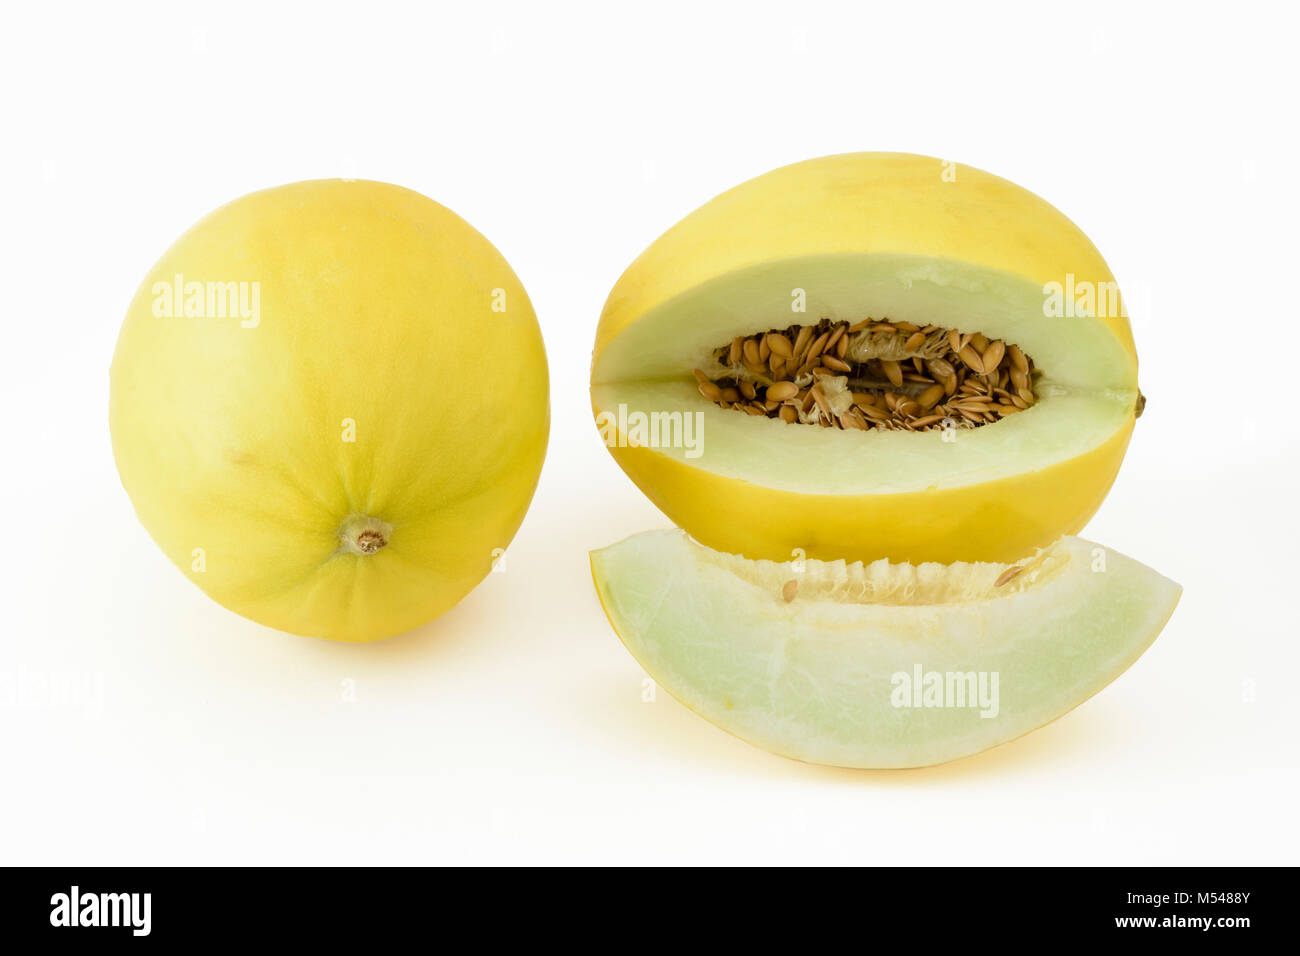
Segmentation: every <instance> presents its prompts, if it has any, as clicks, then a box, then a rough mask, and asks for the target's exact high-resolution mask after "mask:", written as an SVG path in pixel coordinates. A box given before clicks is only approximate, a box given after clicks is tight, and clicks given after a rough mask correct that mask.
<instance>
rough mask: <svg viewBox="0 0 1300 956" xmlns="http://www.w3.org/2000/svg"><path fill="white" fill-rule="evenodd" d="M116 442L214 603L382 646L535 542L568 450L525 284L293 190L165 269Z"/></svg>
mask: <svg viewBox="0 0 1300 956" xmlns="http://www.w3.org/2000/svg"><path fill="white" fill-rule="evenodd" d="M109 423H110V427H111V429H112V436H113V450H114V454H115V456H116V459H117V466H118V470H119V472H120V474H121V478H122V483H123V485H124V486H125V487H126V490H127V493H128V494H129V495H130V497H131V501H132V503H133V504H134V506H135V510H136V513H137V515H138V516H139V518H140V521H141V522H142V523H143V524H144V526H145V528H147V529H148V531H149V533H150V534H151V535H152V536H153V538H154V540H155V541H156V542H157V543H158V545H159V546H160V547H161V548H162V549H163V551H164V552H165V553H166V554H167V556H168V557H169V558H170V559H171V560H172V562H173V563H175V564H176V565H177V567H179V568H180V569H181V570H182V571H183V572H185V573H186V574H187V575H188V576H189V577H190V578H191V580H193V581H194V582H195V583H196V584H197V585H198V586H199V587H200V588H202V590H203V591H204V592H205V593H207V594H208V595H209V596H210V597H212V598H213V599H214V600H216V601H218V602H219V603H221V604H222V605H224V606H225V607H227V608H229V609H231V610H233V611H235V612H237V613H239V614H242V615H244V616H245V617H248V618H251V619H253V620H255V621H259V622H261V623H263V624H266V625H269V626H271V627H274V628H279V629H281V630H284V631H291V632H293V633H296V634H307V635H313V636H316V637H324V638H334V639H338V640H348V641H369V640H374V639H377V638H382V637H386V636H389V635H393V634H398V633H400V632H403V631H406V630H409V629H411V628H413V627H416V626H418V625H420V624H423V623H424V622H426V621H429V620H431V619H432V618H435V617H437V616H438V615H439V614H441V613H442V612H444V611H446V610H447V609H448V608H450V607H451V606H452V605H454V604H455V603H456V602H458V601H459V600H460V599H461V598H462V597H464V596H465V595H466V594H467V593H468V592H469V591H470V590H471V589H472V588H473V587H474V586H475V585H476V584H477V583H478V582H479V581H480V580H481V579H482V578H483V576H484V575H485V574H487V573H488V571H489V570H490V569H491V568H492V566H493V562H494V560H496V558H497V557H498V556H499V555H500V554H501V553H502V552H503V550H504V549H505V547H506V545H507V544H508V543H509V542H510V540H511V538H512V537H513V536H514V533H515V531H516V530H517V529H518V527H519V524H520V522H521V521H522V520H523V517H524V513H525V511H526V510H527V507H528V503H529V501H530V499H531V497H532V494H533V490H534V488H535V487H536V484H537V479H538V476H539V474H540V471H541V467H542V460H543V458H544V456H545V452H546V441H547V433H548V428H549V403H548V383H547V366H546V355H545V352H544V349H543V346H542V337H541V332H540V330H539V328H538V324H537V318H536V315H535V314H534V312H533V308H532V305H531V303H530V302H529V300H528V296H527V294H526V293H525V292H524V289H523V286H522V285H521V284H520V282H519V279H518V278H517V277H516V276H515V274H514V272H513V271H512V270H511V268H510V266H509V264H508V263H507V262H506V261H505V259H504V258H503V257H502V256H501V254H500V253H498V252H497V250H496V249H495V248H494V247H493V246H492V245H491V243H489V242H488V241H487V240H486V239H485V238H484V237H483V236H482V235H480V234H479V233H478V232H477V231H475V230H474V229H473V227H471V226H470V225H469V224H468V223H466V222H465V221H464V220H462V219H460V218H459V217H458V216H456V215H455V214H454V213H452V212H451V211H450V210H448V209H446V208H444V207H443V206H440V205H439V204H437V203H435V202H433V201H432V200H430V199H427V198H426V197H424V196H422V195H420V194H418V193H415V192H412V191H410V190H407V189H403V188H400V187H398V186H392V185H387V184H384V183H377V182H364V181H345V180H322V181H312V182H302V183H294V184H292V185H287V186H281V187H278V188H275V189H268V190H265V191H262V192H257V193H253V194H251V195H248V196H245V197H243V198H241V199H238V200H236V201H234V202H232V203H230V204H228V205H226V206H223V207H222V208H220V209H218V210H216V211H215V212H213V213H212V214H210V215H209V216H207V217H206V218H204V219H203V220H202V221H200V222H199V223H198V224H197V225H195V226H194V227H193V228H191V229H190V230H189V231H188V232H187V233H185V235H183V236H182V237H181V238H180V239H178V240H177V241H176V243H175V244H174V245H173V246H172V247H171V248H170V249H168V250H167V252H166V253H165V254H164V255H163V257H162V258H161V259H160V260H159V261H158V263H157V264H156V265H155V266H154V267H153V269H152V270H151V271H150V273H149V275H148V276H147V277H146V278H145V280H144V282H143V283H142V284H141V285H140V288H139V291H138V292H137V293H136V296H135V298H134V300H133V301H132V303H131V306H130V309H129V310H128V312H127V315H126V319H125V321H124V322H123V325H122V331H121V334H120V337H119V339H118V343H117V350H116V353H115V355H114V358H113V365H112V370H111V395H110V408H109Z"/></svg>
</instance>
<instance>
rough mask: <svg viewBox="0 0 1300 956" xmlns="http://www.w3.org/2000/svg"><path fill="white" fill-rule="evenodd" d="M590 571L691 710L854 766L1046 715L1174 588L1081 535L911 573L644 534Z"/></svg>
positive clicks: (1120, 667)
mask: <svg viewBox="0 0 1300 956" xmlns="http://www.w3.org/2000/svg"><path fill="white" fill-rule="evenodd" d="M591 566H592V574H593V577H594V579H595V582H596V589H597V592H598V594H599V596H600V601H601V604H602V605H603V606H604V609H605V612H606V614H607V615H608V616H609V619H610V622H611V623H612V624H613V625H614V629H615V630H616V631H617V632H618V634H619V637H620V638H621V639H622V640H623V643H624V644H625V645H626V646H627V648H628V650H630V651H631V652H632V655H633V656H634V657H635V658H636V659H637V661H639V662H640V664H641V665H642V667H644V668H645V670H646V671H647V672H648V673H649V674H650V676H651V677H653V678H654V680H655V681H656V682H658V684H659V685H660V686H661V687H663V688H664V689H665V690H667V691H668V692H669V693H671V694H672V695H673V696H674V697H676V698H677V699H678V700H680V701H681V702H682V703H684V704H685V705H686V706H687V707H689V708H690V709H692V710H694V711H695V712H696V713H698V714H700V715H701V716H703V717H705V718H707V719H708V720H710V721H712V722H713V723H715V724H717V725H718V726H719V727H721V728H722V729H724V730H726V731H728V732H730V733H732V734H735V735H736V736H737V737H740V738H741V739H743V740H745V741H748V742H749V743H751V744H754V745H755V746H758V747H761V748H762V749H764V750H767V751H770V752H772V753H777V754H781V755H783V756H787V757H793V758H796V759H798V760H803V761H807V762H810V763H818V764H829V765H833V766H841V767H857V768H881V769H883V768H903V767H920V766H928V765H931V764H938V763H943V762H945V761H948V760H953V759H956V758H958V757H963V756H967V755H969V754H974V753H978V752H979V751H982V750H986V749H988V748H989V747H993V746H996V745H998V744H1001V743H1004V742H1006V741H1009V740H1012V739H1014V738H1016V737H1019V736H1021V735H1022V734H1025V733H1027V732H1029V731H1031V730H1034V729H1035V728H1037V727H1041V726H1042V725H1044V724H1046V723H1048V722H1050V721H1052V720H1055V719H1056V718H1057V717H1060V716H1061V715H1062V714H1065V713H1066V712H1067V711H1069V710H1071V709H1073V708H1074V707H1076V706H1078V705H1079V704H1080V703H1082V702H1083V701H1085V700H1087V699H1088V698H1089V697H1091V696H1092V695H1093V694H1095V693H1097V691H1099V690H1101V689H1102V688H1103V687H1105V686H1106V685H1107V684H1108V683H1110V682H1111V681H1112V680H1114V679H1115V678H1116V677H1118V676H1119V675H1120V674H1121V673H1123V672H1124V670H1125V669H1127V668H1128V666H1129V665H1130V664H1132V663H1133V662H1134V661H1135V660H1137V658H1138V657H1139V656H1140V655H1141V654H1142V652H1143V651H1144V650H1146V648H1147V647H1148V646H1149V645H1150V644H1151V642H1152V641H1154V640H1155V638H1156V635H1158V634H1159V633H1160V630H1161V628H1163V627H1164V625H1165V623H1166V622H1167V621H1168V620H1169V617H1170V615H1171V614H1172V613H1173V610H1174V606H1175V605H1176V604H1177V603H1178V598H1179V596H1180V594H1181V593H1182V589H1181V588H1180V587H1179V586H1178V585H1177V584H1175V583H1174V582H1173V581H1170V580H1169V579H1168V578H1165V577H1163V576H1161V575H1160V574H1158V573H1156V572H1155V571H1153V570H1151V569H1150V568H1148V567H1146V566H1145V565H1143V564H1140V563H1139V562H1137V561H1134V560H1133V559H1131V558H1127V557H1125V556H1123V555H1121V554H1118V553H1116V552H1114V551H1111V550H1109V549H1106V548H1102V547H1101V546H1099V545H1096V544H1093V543H1092V542H1090V541H1085V540H1083V539H1082V538H1074V537H1064V538H1061V539H1060V540H1058V541H1056V542H1055V543H1053V544H1051V545H1049V546H1048V547H1046V548H1043V549H1041V550H1039V551H1037V552H1035V553H1034V554H1032V555H1031V556H1029V557H1028V558H1026V559H1025V560H1023V561H1020V562H1018V563H1016V564H1013V565H1005V564H991V563H962V562H959V563H955V564H949V565H941V564H929V563H923V564H919V565H911V564H891V563H889V562H888V561H885V560H880V561H876V562H874V563H871V564H863V563H861V562H856V563H852V564H848V563H846V562H844V561H833V562H823V561H817V560H812V559H809V560H806V561H803V562H784V563H782V562H773V561H766V560H758V561H754V560H748V559H745V558H742V557H739V556H737V555H732V554H726V553H722V552H719V551H714V550H712V549H710V548H707V547H705V546H703V545H700V544H698V543H696V542H695V541H693V540H692V539H691V538H689V537H688V536H687V535H686V534H685V533H683V532H681V531H678V530H672V531H652V532H646V533H643V534H639V535H635V536H633V537H631V538H628V539H626V540H625V541H622V542H620V543H619V544H615V545H613V546H611V547H608V548H605V549H603V550H600V551H595V552H593V553H592V556H591ZM1017 569H1018V570H1017Z"/></svg>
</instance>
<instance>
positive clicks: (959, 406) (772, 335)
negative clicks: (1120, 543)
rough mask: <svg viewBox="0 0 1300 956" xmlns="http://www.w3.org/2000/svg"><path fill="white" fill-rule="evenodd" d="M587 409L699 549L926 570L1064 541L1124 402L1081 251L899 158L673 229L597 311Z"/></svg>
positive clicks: (1046, 214) (1128, 367) (1093, 504)
mask: <svg viewBox="0 0 1300 956" xmlns="http://www.w3.org/2000/svg"><path fill="white" fill-rule="evenodd" d="M836 330H840V331H839V332H836ZM837 334H838V335H840V336H841V339H842V341H834V340H832V342H831V343H830V344H828V343H827V342H826V341H823V342H822V346H821V348H820V350H819V348H818V346H817V344H816V343H817V342H818V341H821V340H823V338H824V337H825V336H833V335H837ZM801 336H802V342H801V341H800V338H801ZM918 336H919V337H918ZM950 342H951V343H953V344H955V345H957V346H958V348H955V349H954V348H950V347H949V345H948V343H950ZM742 346H743V347H744V348H751V349H753V350H754V352H755V353H758V352H760V350H761V354H755V355H754V356H751V357H749V358H746V357H745V356H744V348H742ZM836 346H838V351H837V349H836ZM789 348H793V351H794V353H795V354H794V355H793V356H792V357H791V359H790V361H789V362H786V361H784V360H783V359H781V357H780V355H779V354H778V351H784V350H786V349H789ZM959 355H965V356H967V357H968V358H969V360H970V362H971V363H972V364H971V365H969V366H968V365H966V364H964V363H963V362H962V361H961V360H960V359H958V357H957V356H959ZM1013 356H1014V357H1015V358H1016V360H1017V361H1019V362H1020V364H1021V366H1022V367H1021V368H1020V369H1017V368H1016V367H1014V365H1013V362H1012V358H1013ZM986 361H987V362H988V363H989V367H988V368H984V363H985V362H986ZM936 363H947V364H946V365H945V364H936ZM999 363H1000V365H999ZM950 365H955V366H956V371H957V373H958V375H959V376H961V377H962V378H961V380H960V381H956V380H954V381H953V382H952V385H951V387H950V388H948V390H947V391H945V392H944V394H943V395H942V397H941V398H940V397H939V396H936V395H935V394H934V392H933V386H934V385H935V384H936V381H941V380H942V379H943V378H944V376H943V375H942V374H939V375H938V378H936V374H937V373H936V372H935V369H940V370H942V369H944V368H946V367H948V366H950ZM891 378H892V380H891ZM795 391H797V394H795V395H791V394H788V393H790V392H795ZM941 391H944V390H943V389H941ZM927 392H928V393H929V394H928V397H927ZM815 393H819V394H815ZM777 395H780V396H781V398H780V399H777V398H775V397H774V396H777ZM591 398H592V406H593V410H594V413H595V416H596V421H597V424H598V427H599V428H600V431H601V434H602V437H603V438H604V440H605V443H606V445H607V446H608V447H609V449H610V452H611V453H612V454H613V455H614V457H615V459H616V460H617V461H618V463H619V465H620V466H621V467H622V468H623V469H624V470H625V471H626V472H627V473H628V475H630V476H631V477H632V479H633V480H634V481H635V482H636V483H637V485H638V486H640V488H641V489H642V490H643V491H644V492H645V493H646V494H647V495H648V496H649V497H650V499H651V500H652V501H654V502H655V504H657V505H658V506H659V507H660V508H661V509H662V510H663V511H664V512H665V513H666V514H667V515H668V516H669V517H670V518H671V519H672V520H673V522H674V523H676V524H677V525H679V526H681V527H682V528H684V529H686V530H687V531H688V532H690V533H691V534H692V535H693V536H694V537H695V538H696V539H697V540H699V541H701V542H703V543H704V544H707V545H709V546H711V547H715V548H719V549H722V550H725V551H729V552H734V553H737V554H743V555H745V556H746V557H750V558H767V559H772V560H785V559H788V558H789V557H790V556H791V554H792V552H794V551H795V549H800V550H802V551H803V552H804V553H806V554H807V555H810V556H813V557H817V558H823V559H827V560H836V559H840V558H844V559H848V560H874V559H876V558H881V557H885V558H890V559H891V560H895V561H944V562H947V561H952V560H970V561H1011V560H1014V559H1016V558H1017V557H1019V556H1020V555H1023V554H1025V553H1027V552H1029V551H1031V550H1033V549H1034V548H1037V547H1042V546H1044V545H1046V544H1048V543H1050V542H1052V541H1054V540H1056V539H1057V538H1058V537H1060V536H1061V535H1063V534H1074V533H1076V532H1078V531H1079V530H1081V529H1082V528H1083V526H1084V524H1085V523H1086V522H1087V520H1088V519H1089V518H1090V517H1091V516H1092V514H1093V513H1094V512H1095V511H1096V510H1097V508H1098V506H1099V505H1100V504H1101V502H1102V499H1103V498H1104V497H1105V495H1106V493H1107V491H1108V490H1109V488H1110V486H1111V484H1112V482H1113V481H1114V479H1115V475H1116V473H1117V472H1118V469H1119V466H1120V462H1121V460H1122V459H1123V457H1124V453H1125V450H1126V449H1127V446H1128V442H1129V437H1130V435H1131V433H1132V430H1133V425H1134V421H1135V418H1136V415H1137V414H1138V413H1139V412H1140V410H1141V406H1142V401H1143V400H1142V398H1141V396H1140V395H1139V392H1138V385H1137V356H1136V352H1135V350H1134V346H1133V338H1132V335H1131V332H1130V329H1129V323H1128V319H1127V317H1126V312H1125V309H1124V306H1123V302H1122V300H1121V299H1120V296H1119V292H1118V288H1117V286H1116V283H1115V279H1114V276H1113V275H1112V274H1111V272H1110V270H1109V268H1108V267H1107V266H1106V263H1105V261H1104V260H1103V259H1102V257H1101V255H1100V254H1099V253H1098V251H1097V249H1096V248H1095V247H1094V246H1093V244H1092V243H1091V242H1090V241H1089V240H1088V238H1087V237H1086V236H1085V235H1084V234H1083V232H1081V231H1080V230H1079V228H1078V227H1077V226H1075V225H1074V224H1073V223H1072V222H1071V221H1070V220H1069V219H1067V218H1066V217H1065V216H1064V215H1063V214H1062V213H1060V212H1059V211H1058V210H1056V209H1055V208H1053V207H1052V206H1051V205H1049V204H1048V203H1046V202H1044V201H1043V200H1042V199H1040V198H1038V197H1037V196H1035V195H1033V194H1032V193H1030V192H1028V191H1027V190H1025V189H1022V188H1021V187H1019V186H1016V185H1015V184H1013V183H1010V182H1007V181H1006V180H1004V179H1000V178H998V177H997V176H993V175H990V174H988V173H985V172H982V171H980V170H977V169H973V168H970V167H966V166H961V167H956V166H954V165H953V164H951V163H944V162H942V161H941V160H938V159H932V158H929V157H925V156H914V155H907V154H900V153H856V154H849V155H844V156H830V157H825V158H822V159H816V160H810V161H808V162H804V163H799V164H796V165H793V166H789V167H785V168H783V169H778V170H775V171H773V172H771V173H768V174H766V175H764V176H760V177H758V178H757V179H754V180H751V181H750V182H747V183H744V184H742V185H740V186H738V187H736V188H735V189H733V190H731V191H729V192H727V193H724V194H723V195H721V196H718V197H717V198H715V199H714V200H712V201H711V202H709V203H707V204H706V205H705V206H703V207H701V208H700V209H698V210H696V211H695V212H693V213H691V214H690V215H689V216H687V217H686V218H685V219H683V220H682V221H681V222H679V223H678V224H677V225H675V226H674V227H672V228H671V229H670V230H669V231H668V232H667V233H665V234H664V235H663V236H661V237H660V238H659V239H658V240H657V241H656V242H655V243H653V244H652V245H651V246H650V247H649V248H648V249H647V250H646V251H645V252H644V253H643V254H642V255H641V256H640V257H639V258H638V259H637V260H636V261H635V262H634V263H633V264H632V265H631V266H630V267H629V268H628V270H627V271H626V272H625V273H624V275H623V277H622V278H621V279H620V280H619V281H618V283H617V284H616V285H615V287H614V289H613V291H612V292H611V293H610V295H609V298H608V300H607V302H606V304H605V309H604V312H603V314H602V316H601V320H600V325H599V328H598V330H597V334H596V343H595V347H594V353H593V359H592V374H591ZM814 399H815V400H814ZM873 403H874V404H873ZM927 403H928V404H927ZM868 406H870V407H868ZM900 409H901V410H900Z"/></svg>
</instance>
